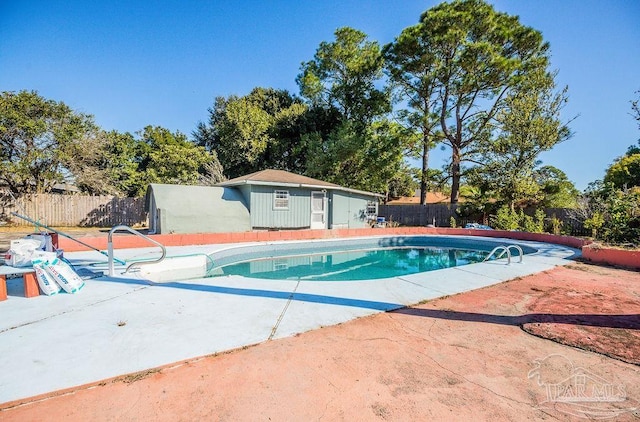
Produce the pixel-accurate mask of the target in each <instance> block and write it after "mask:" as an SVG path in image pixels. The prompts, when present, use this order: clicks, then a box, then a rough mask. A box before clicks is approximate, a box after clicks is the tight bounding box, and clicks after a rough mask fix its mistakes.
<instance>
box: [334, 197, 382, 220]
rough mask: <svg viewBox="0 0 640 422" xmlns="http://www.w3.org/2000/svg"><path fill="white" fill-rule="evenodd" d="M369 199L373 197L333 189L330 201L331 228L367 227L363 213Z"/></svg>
mask: <svg viewBox="0 0 640 422" xmlns="http://www.w3.org/2000/svg"><path fill="white" fill-rule="evenodd" d="M371 200H375V198H372V197H368V196H365V195H359V194H356V193H352V192H341V191H333V193H332V195H331V201H330V203H331V206H330V208H331V210H332V213H331V218H330V224H331V225H330V227H331V228H332V229H341V228H343V229H346V228H349V229H356V228H361V227H368V226H369V224H368V221H367V219H366V216H365V213H366V210H367V202H368V201H371Z"/></svg>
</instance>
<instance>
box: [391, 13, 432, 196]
mask: <svg viewBox="0 0 640 422" xmlns="http://www.w3.org/2000/svg"><path fill="white" fill-rule="evenodd" d="M383 52H384V56H385V58H386V68H387V72H388V73H389V77H390V79H391V82H392V84H393V87H394V89H395V92H396V98H397V101H398V102H399V103H400V104H402V106H404V108H401V109H400V110H399V111H398V118H399V120H400V121H401V122H403V124H404V126H405V127H406V128H407V129H408V131H409V133H411V135H409V136H408V137H407V138H408V139H407V140H408V147H409V149H410V155H413V156H416V157H420V159H421V164H422V165H421V171H420V204H421V205H424V204H425V203H426V197H427V190H428V184H429V151H430V150H431V149H432V148H433V147H434V146H436V145H437V144H438V143H439V142H440V141H441V139H442V138H441V133H438V131H437V129H438V125H439V123H440V112H439V109H438V107H439V103H438V101H437V98H436V94H437V88H438V86H439V85H438V79H437V70H438V60H437V56H436V55H435V54H434V52H435V49H434V48H433V46H432V45H431V37H430V34H429V33H428V31H426V30H425V28H423V24H418V25H415V26H412V27H409V28H406V29H404V30H403V31H402V33H401V34H400V36H398V37H397V38H396V39H395V40H394V42H393V43H391V44H388V45H386V46H385V47H384V50H383Z"/></svg>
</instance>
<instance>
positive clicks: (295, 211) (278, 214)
mask: <svg viewBox="0 0 640 422" xmlns="http://www.w3.org/2000/svg"><path fill="white" fill-rule="evenodd" d="M276 190H286V191H288V192H289V208H288V209H286V210H281V209H274V206H273V204H274V195H275V191H276ZM310 192H311V191H310V190H309V189H301V188H286V187H275V186H256V185H253V186H252V190H251V202H250V203H251V227H253V228H254V229H259V228H271V229H297V228H305V227H309V226H310V225H311V198H310V196H311V193H310Z"/></svg>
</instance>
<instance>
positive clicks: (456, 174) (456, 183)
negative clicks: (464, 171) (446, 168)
mask: <svg viewBox="0 0 640 422" xmlns="http://www.w3.org/2000/svg"><path fill="white" fill-rule="evenodd" d="M459 196H460V150H458V148H457V147H456V146H454V147H453V151H452V154H451V204H457V203H458V199H459Z"/></svg>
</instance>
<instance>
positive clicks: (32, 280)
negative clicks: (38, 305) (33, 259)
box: [0, 265, 40, 301]
mask: <svg viewBox="0 0 640 422" xmlns="http://www.w3.org/2000/svg"><path fill="white" fill-rule="evenodd" d="M18 274H22V284H23V285H24V297H35V296H40V288H39V287H38V280H37V279H36V272H35V270H34V269H33V268H32V267H26V268H17V267H10V266H8V265H0V301H3V300H7V276H8V275H18Z"/></svg>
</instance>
